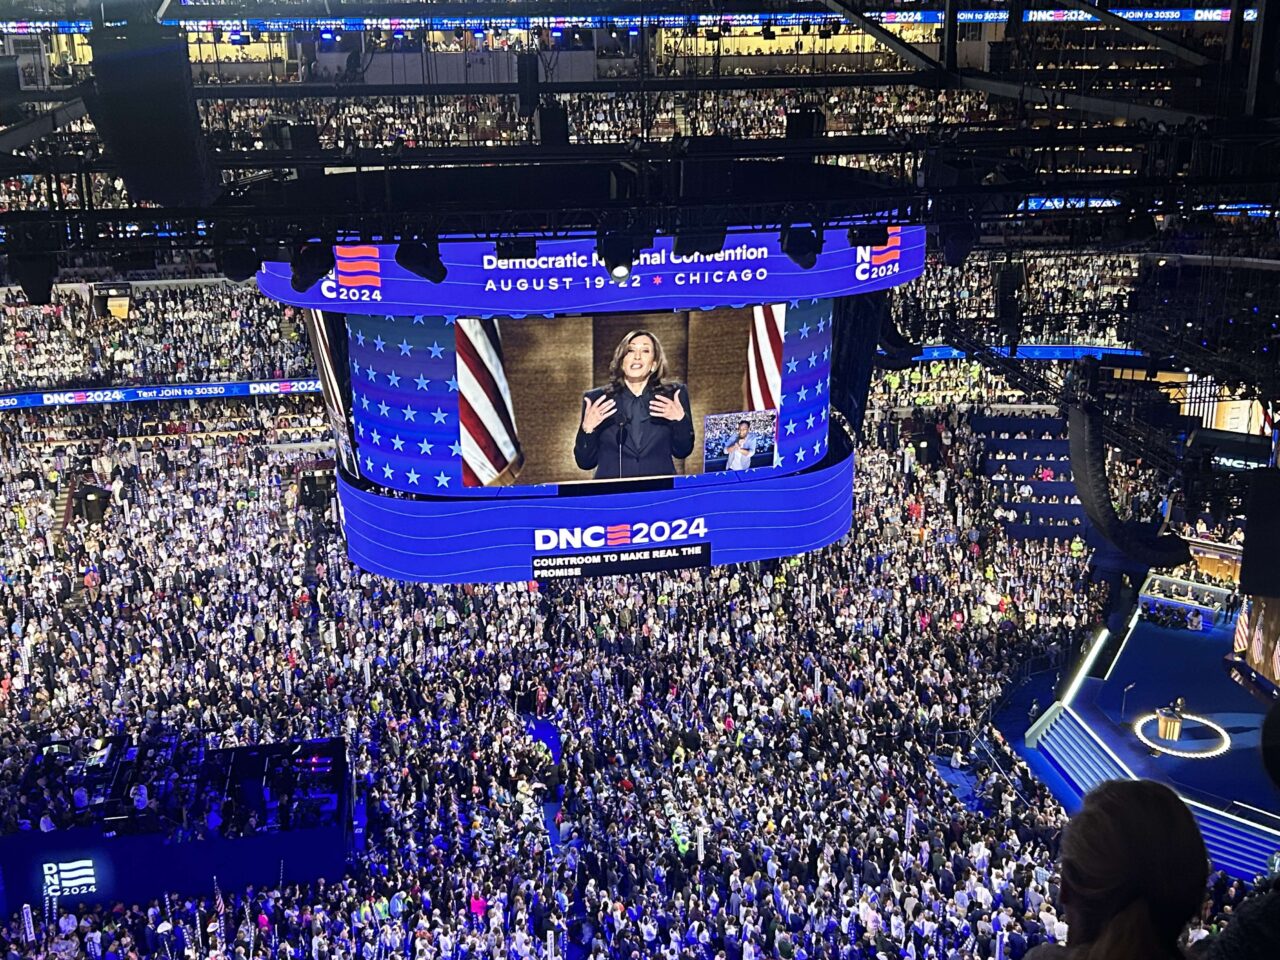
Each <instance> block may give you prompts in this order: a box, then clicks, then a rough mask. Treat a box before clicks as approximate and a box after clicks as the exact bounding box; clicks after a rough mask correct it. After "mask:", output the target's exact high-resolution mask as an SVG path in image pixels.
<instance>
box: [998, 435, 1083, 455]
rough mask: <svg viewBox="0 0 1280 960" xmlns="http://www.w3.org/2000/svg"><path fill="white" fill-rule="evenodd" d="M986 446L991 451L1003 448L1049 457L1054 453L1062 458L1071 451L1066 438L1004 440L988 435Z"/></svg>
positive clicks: (1007, 451) (1008, 450) (1024, 453)
mask: <svg viewBox="0 0 1280 960" xmlns="http://www.w3.org/2000/svg"><path fill="white" fill-rule="evenodd" d="M986 447H987V449H988V450H990V451H996V450H1001V451H1004V452H1006V453H1016V454H1018V455H1019V456H1023V457H1047V456H1048V455H1049V454H1053V455H1054V456H1055V457H1058V458H1062V457H1065V456H1067V454H1068V453H1070V452H1071V451H1070V448H1069V447H1068V445H1067V441H1066V440H1013V439H1009V440H1002V439H1000V438H998V437H988V438H987V440H986Z"/></svg>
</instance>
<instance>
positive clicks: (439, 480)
mask: <svg viewBox="0 0 1280 960" xmlns="http://www.w3.org/2000/svg"><path fill="white" fill-rule="evenodd" d="M435 481H436V486H437V487H447V486H448V485H449V475H448V474H447V473H445V472H444V471H443V470H441V471H440V472H439V473H437V474H436V475H435Z"/></svg>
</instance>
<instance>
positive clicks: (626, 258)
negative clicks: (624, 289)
mask: <svg viewBox="0 0 1280 960" xmlns="http://www.w3.org/2000/svg"><path fill="white" fill-rule="evenodd" d="M637 253H639V250H638V244H637V243H636V238H635V237H634V236H632V235H631V234H629V233H602V234H600V236H599V238H598V239H597V240H596V256H597V257H599V258H600V261H601V262H602V263H603V264H604V267H605V269H606V270H608V271H609V276H610V277H611V278H613V282H614V283H624V282H625V281H626V279H627V277H629V276H631V268H632V267H633V266H635V262H636V254H637Z"/></svg>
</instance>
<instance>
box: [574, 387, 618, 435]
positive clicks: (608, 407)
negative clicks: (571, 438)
mask: <svg viewBox="0 0 1280 960" xmlns="http://www.w3.org/2000/svg"><path fill="white" fill-rule="evenodd" d="M582 406H583V411H582V432H583V433H595V432H596V427H598V426H600V424H602V423H604V422H605V421H606V420H608V419H609V418H610V417H612V416H613V412H614V411H615V410H617V409H618V405H617V404H616V403H614V401H613V398H612V397H610V396H608V395H607V394H603V393H602V394H601V395H600V396H599V397H597V398H596V400H595V402H594V403H593V402H592V401H591V400H589V399H588V398H587V397H583V398H582Z"/></svg>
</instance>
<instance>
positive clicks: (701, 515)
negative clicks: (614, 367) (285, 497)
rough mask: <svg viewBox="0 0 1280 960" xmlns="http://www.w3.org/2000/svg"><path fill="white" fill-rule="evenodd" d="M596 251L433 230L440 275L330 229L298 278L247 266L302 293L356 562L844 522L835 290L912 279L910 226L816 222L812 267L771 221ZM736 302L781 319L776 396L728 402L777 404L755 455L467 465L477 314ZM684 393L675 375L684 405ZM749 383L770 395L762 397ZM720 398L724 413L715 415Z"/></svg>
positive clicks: (487, 555) (659, 550)
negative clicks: (625, 271) (305, 274)
mask: <svg viewBox="0 0 1280 960" xmlns="http://www.w3.org/2000/svg"><path fill="white" fill-rule="evenodd" d="M595 248H596V240H595V237H594V236H575V237H568V238H560V239H553V240H547V239H541V240H539V241H538V243H537V249H536V255H535V256H534V257H531V258H525V259H520V260H500V259H498V257H497V255H496V253H495V246H494V244H493V243H492V242H491V241H480V240H450V241H449V242H445V243H441V244H440V256H441V259H442V261H443V263H444V266H445V267H446V269H447V277H446V279H445V280H444V281H443V282H441V283H431V282H429V281H427V280H425V279H422V278H421V277H419V276H417V275H415V274H414V273H411V272H409V271H407V270H405V269H404V268H402V267H401V266H400V265H398V264H397V263H396V260H395V254H396V249H397V248H396V245H394V244H366V243H351V244H346V245H339V246H336V247H335V255H336V264H335V269H334V270H333V271H332V272H331V273H330V274H329V275H328V276H326V277H324V278H322V279H321V280H320V281H319V282H318V283H316V284H315V285H314V286H313V287H312V288H310V289H309V290H307V291H306V292H304V293H298V292H296V291H295V290H294V289H293V288H292V286H291V283H290V280H291V268H290V265H289V264H288V263H283V262H267V263H264V264H263V268H262V270H261V271H260V272H259V274H258V278H257V279H258V285H259V288H260V289H261V291H262V292H263V293H264V294H265V295H267V296H269V297H271V298H273V299H275V300H278V301H280V302H283V303H286V304H290V305H293V306H296V307H301V308H307V313H306V316H307V320H308V329H309V332H311V334H312V346H313V350H314V352H315V354H316V360H317V363H318V366H319V379H320V384H321V388H322V392H323V394H324V398H325V403H326V407H327V409H328V412H329V417H330V422H331V425H332V426H333V428H334V432H335V435H336V440H337V444H338V456H337V464H338V466H337V473H338V478H337V479H338V483H337V493H338V503H339V507H340V515H341V523H342V528H343V531H344V535H345V537H346V540H347V549H348V553H349V556H350V558H351V559H352V561H354V562H355V563H356V564H357V565H359V566H360V567H362V568H363V569H366V570H369V571H370V572H373V573H377V574H382V575H385V576H388V577H393V578H395V579H399V580H411V581H420V582H432V583H465V582H472V583H479V582H504V581H521V580H549V579H560V578H566V577H577V576H596V575H608V574H615V573H633V572H641V571H652V570H664V569H679V568H684V567H696V566H708V565H710V564H712V563H716V564H724V563H738V562H746V561H752V560H761V559H766V558H770V557H778V556H789V555H794V554H798V553H803V552H806V551H809V550H814V549H817V548H819V547H822V546H825V545H827V544H830V543H833V542H835V541H836V540H839V539H840V538H841V537H843V536H844V535H845V534H846V533H847V532H848V530H849V525H850V522H851V507H852V502H853V470H854V463H853V451H852V449H851V447H850V445H849V443H848V442H847V440H846V438H845V437H844V436H843V434H842V433H841V432H840V431H838V430H831V429H830V423H829V417H828V403H827V390H828V388H829V381H830V356H831V349H830V348H831V337H832V323H831V317H832V302H833V301H834V300H835V299H837V298H840V297H847V296H857V295H859V294H865V293H871V292H875V291H880V290H885V289H888V288H891V287H894V286H898V285H900V284H902V283H906V282H909V281H911V280H914V279H915V278H916V277H918V276H919V275H920V274H921V273H922V272H923V270H924V260H925V228H924V227H918V226H900V227H897V226H896V227H891V228H890V235H889V241H888V242H887V243H886V244H885V245H883V246H880V247H869V246H855V245H851V244H850V243H849V240H848V237H847V235H846V231H845V230H844V229H834V228H833V229H830V230H827V231H826V233H825V236H824V238H823V250H822V253H821V255H820V256H819V257H818V260H817V264H816V265H815V266H814V267H812V268H811V269H807V270H806V269H803V268H801V267H800V266H798V265H797V264H796V263H794V262H793V261H792V260H791V259H790V258H789V257H788V256H787V255H786V254H785V253H784V252H783V251H782V249H781V248H780V245H779V240H778V236H777V234H776V233H771V234H765V233H731V234H730V235H729V237H728V239H727V240H726V243H725V245H724V248H723V250H722V251H721V252H720V253H718V254H713V255H699V254H695V255H692V256H684V257H682V256H677V254H676V251H675V249H674V245H673V241H672V239H671V238H670V237H658V238H657V239H656V240H655V242H654V244H653V246H652V247H651V248H649V249H646V250H645V251H643V252H642V253H641V254H640V256H639V257H638V258H637V260H636V263H635V264H634V267H633V269H632V272H631V274H630V276H629V277H628V278H627V279H626V280H625V282H623V283H621V284H619V283H616V282H614V281H613V280H612V278H610V276H609V274H608V271H607V270H606V268H605V265H604V264H603V262H602V261H601V260H600V259H599V258H598V257H597V255H596V252H595ZM735 310H737V311H741V315H743V316H746V317H747V318H750V317H751V316H752V315H754V317H755V321H754V323H755V324H756V327H755V328H754V330H755V332H754V333H753V336H757V337H762V336H763V335H761V334H759V330H760V329H761V328H760V326H759V324H760V323H761V318H762V317H765V318H769V317H772V318H774V320H776V323H777V332H778V335H779V337H780V342H778V338H775V342H774V343H773V348H774V351H775V353H774V354H773V355H772V359H773V360H774V361H775V362H776V370H775V371H774V379H773V380H772V381H771V387H769V388H764V387H762V388H761V390H763V392H764V393H765V395H766V396H768V395H769V393H770V391H772V392H774V393H777V394H778V396H776V397H772V398H770V399H767V400H765V401H760V400H758V399H757V401H756V406H754V407H753V406H747V407H746V408H745V410H746V412H745V413H744V414H743V416H756V415H761V416H763V415H764V414H772V413H775V412H776V421H777V423H776V435H774V436H770V437H768V438H765V439H766V440H767V442H768V443H769V444H772V445H773V447H774V450H773V456H772V461H771V462H765V463H764V465H761V466H756V465H755V464H756V462H757V461H752V466H751V468H750V469H738V470H726V469H723V466H722V465H721V466H720V467H719V468H717V469H716V470H715V472H710V470H709V471H708V472H688V473H682V474H677V475H675V476H666V477H650V478H644V479H634V480H633V479H623V480H617V479H615V480H600V481H587V482H570V480H571V479H572V478H568V477H565V478H559V482H536V483H533V484H532V485H521V483H522V481H517V482H515V483H514V484H512V483H510V482H509V481H510V478H505V480H504V479H500V480H492V481H486V483H485V484H481V483H480V482H479V481H477V480H476V471H474V470H471V469H469V467H468V456H469V455H470V456H474V453H475V448H474V442H473V441H472V438H471V433H470V432H468V429H467V426H466V424H465V423H464V421H465V420H466V419H467V415H468V414H469V413H471V410H470V408H469V405H468V399H467V397H466V395H465V394H466V388H467V386H468V382H467V380H466V377H465V376H460V374H462V373H464V372H465V371H464V367H463V366H461V365H460V364H462V363H463V362H464V359H465V358H461V357H460V355H459V345H460V344H461V350H462V351H463V352H464V353H465V352H467V351H468V350H469V349H470V346H469V344H468V342H467V341H465V339H462V338H463V335H462V334H461V333H460V332H459V331H460V330H462V329H464V328H465V329H467V330H468V331H471V335H472V337H473V339H474V336H475V331H477V330H479V329H481V328H480V326H479V325H480V324H490V326H488V327H486V328H485V329H490V330H492V329H493V327H492V326H491V324H492V323H493V322H494V321H497V322H500V323H501V324H502V325H503V327H502V329H503V331H506V332H507V333H508V334H510V333H511V332H512V331H518V328H517V326H516V325H524V324H553V323H556V322H562V321H563V322H577V323H579V324H581V323H584V322H598V323H601V324H603V326H604V327H605V328H607V329H609V330H613V329H615V328H616V329H625V328H626V327H627V326H629V324H627V323H625V322H623V320H624V319H625V318H620V317H619V316H618V315H620V314H621V315H629V314H639V315H643V316H645V317H647V318H648V319H649V320H650V321H653V322H658V321H660V319H661V315H665V314H670V313H673V312H682V311H689V312H690V314H689V315H690V316H700V317H702V318H703V319H702V321H701V322H704V323H713V324H714V323H720V322H723V321H722V320H721V319H719V318H721V317H723V316H734V315H735V314H734V313H733V311H735ZM711 311H717V312H716V313H715V314H714V315H711ZM709 315H710V319H707V318H708V316H709ZM655 316H657V317H658V320H655ZM584 317H585V318H588V319H586V320H584ZM591 318H594V320H592V319H591ZM746 322H747V323H748V324H750V323H751V322H752V321H751V320H750V319H748V320H747V321H746ZM618 324H621V326H618ZM522 329H523V332H525V333H528V332H529V330H530V329H531V328H522ZM513 339H518V338H513ZM499 342H500V341H499ZM753 349H755V347H754V346H753ZM764 349H767V347H765V348H764ZM598 352H599V351H597V353H598ZM748 364H749V358H745V357H744V366H747V365H748ZM597 366H598V365H597ZM749 373H750V371H749V370H748V371H747V374H744V375H743V377H742V379H743V380H744V385H743V387H742V389H743V392H744V394H747V395H748V396H750V395H753V394H752V389H748V387H747V386H746V384H745V380H747V379H748V378H749V377H748V374H749ZM691 380H692V378H691ZM761 382H762V383H763V380H762V381H761ZM503 386H504V387H505V385H503ZM583 386H584V387H589V386H590V384H583ZM697 390H698V384H696V383H693V382H691V383H690V391H691V392H692V393H693V394H694V395H695V402H696V396H697ZM721 392H723V391H721ZM756 392H757V393H758V392H760V391H756ZM491 393H493V391H492V389H491ZM510 399H511V398H510V396H507V401H508V404H509V403H510ZM761 402H764V403H771V404H772V405H773V409H772V410H770V411H763V412H762V411H761V408H760V403H761ZM732 410H733V408H730V412H729V413H725V414H723V415H722V416H721V419H727V420H730V421H732V420H733V418H734V417H735V416H737V414H736V413H733V412H732ZM517 412H518V411H517ZM491 419H492V418H491ZM516 419H517V420H521V419H523V422H525V423H528V422H529V420H530V418H529V417H527V416H525V417H520V416H517V417H516ZM768 422H769V423H772V422H773V421H772V420H769V421H768ZM470 423H471V427H472V428H475V427H476V421H475V418H474V415H473V416H472V419H471V421H470ZM495 426H496V427H497V429H496V430H495V432H496V433H501V432H502V428H501V426H500V425H495ZM508 426H512V425H511V424H508ZM510 432H511V433H512V438H511V440H510V442H508V440H507V438H505V437H501V438H500V439H501V440H502V445H503V447H504V449H506V450H507V453H508V454H510V453H511V450H510V449H509V448H510V446H511V444H513V443H515V437H514V434H515V431H514V430H512V431H510ZM517 454H519V451H518V450H517ZM763 459H764V460H765V461H767V460H768V458H767V457H766V458H763ZM698 462H699V463H701V462H702V461H701V460H699V461H698ZM707 462H708V463H710V457H709V456H708V460H707ZM488 484H491V485H488Z"/></svg>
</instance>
